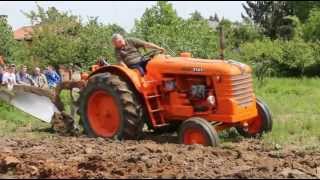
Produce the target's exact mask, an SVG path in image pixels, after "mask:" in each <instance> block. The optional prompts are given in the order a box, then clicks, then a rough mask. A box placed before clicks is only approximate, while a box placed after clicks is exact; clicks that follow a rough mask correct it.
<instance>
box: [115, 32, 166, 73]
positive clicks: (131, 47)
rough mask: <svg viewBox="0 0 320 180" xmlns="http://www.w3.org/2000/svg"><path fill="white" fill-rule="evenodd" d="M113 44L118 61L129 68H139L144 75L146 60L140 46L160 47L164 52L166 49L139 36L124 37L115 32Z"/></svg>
mask: <svg viewBox="0 0 320 180" xmlns="http://www.w3.org/2000/svg"><path fill="white" fill-rule="evenodd" d="M112 44H113V46H114V47H115V54H116V57H117V60H118V62H119V63H120V64H122V65H125V66H128V67H129V68H132V69H134V68H136V69H138V70H139V71H140V73H141V74H142V75H144V74H145V66H146V61H144V60H143V57H142V55H141V53H140V52H139V48H152V49H159V50H161V51H162V52H164V51H165V49H164V48H162V47H159V46H157V45H155V44H153V43H149V42H145V41H142V40H140V39H137V38H127V39H124V38H123V37H122V36H121V35H120V34H114V35H113V36H112Z"/></svg>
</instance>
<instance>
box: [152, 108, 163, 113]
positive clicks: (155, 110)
mask: <svg viewBox="0 0 320 180" xmlns="http://www.w3.org/2000/svg"><path fill="white" fill-rule="evenodd" d="M163 110H164V109H163V108H159V109H154V110H151V111H150V112H152V113H154V112H159V111H163Z"/></svg>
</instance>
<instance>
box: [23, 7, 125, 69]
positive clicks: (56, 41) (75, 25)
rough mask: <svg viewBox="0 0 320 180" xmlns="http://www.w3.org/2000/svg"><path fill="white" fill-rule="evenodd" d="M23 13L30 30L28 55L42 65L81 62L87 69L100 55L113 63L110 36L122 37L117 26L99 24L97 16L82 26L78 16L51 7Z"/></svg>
mask: <svg viewBox="0 0 320 180" xmlns="http://www.w3.org/2000/svg"><path fill="white" fill-rule="evenodd" d="M24 14H25V15H26V16H27V17H29V18H30V20H31V22H32V23H33V29H34V33H33V39H32V43H31V45H30V47H29V48H30V55H31V56H32V57H33V58H34V59H35V60H36V61H37V62H38V64H40V65H42V66H44V65H48V64H50V65H54V66H56V67H57V66H58V65H69V64H74V63H81V64H82V65H83V67H84V68H87V67H88V66H90V65H91V64H93V63H94V62H95V61H96V59H97V58H98V57H101V56H104V57H106V59H109V60H111V61H113V60H114V58H113V47H112V46H111V36H112V34H113V33H121V34H126V32H125V30H124V29H123V28H122V27H120V26H118V25H117V24H110V25H103V24H101V23H99V22H98V18H97V17H90V18H89V19H88V23H86V24H84V23H83V22H82V19H81V18H80V17H78V16H74V15H72V14H70V13H68V12H62V11H59V10H57V9H56V8H55V7H49V8H48V10H45V9H43V8H42V7H41V6H39V5H38V8H37V10H36V11H31V12H29V13H24Z"/></svg>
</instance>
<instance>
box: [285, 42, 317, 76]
mask: <svg viewBox="0 0 320 180" xmlns="http://www.w3.org/2000/svg"><path fill="white" fill-rule="evenodd" d="M282 49H283V58H282V59H283V64H285V65H287V66H288V67H289V69H291V73H292V74H290V75H304V74H305V69H306V67H309V66H311V65H313V64H315V57H314V55H315V54H314V51H313V48H312V46H311V45H310V43H306V42H304V41H303V40H302V39H295V40H292V41H286V42H283V45H282Z"/></svg>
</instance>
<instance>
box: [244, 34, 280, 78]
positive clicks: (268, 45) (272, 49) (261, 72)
mask: <svg viewBox="0 0 320 180" xmlns="http://www.w3.org/2000/svg"><path fill="white" fill-rule="evenodd" d="M240 49H241V51H240V60H241V61H244V62H246V63H248V64H250V65H252V67H253V69H254V72H255V74H256V75H257V76H258V79H259V80H263V77H265V76H270V75H274V74H276V73H277V67H278V66H277V65H278V64H280V63H282V56H283V50H282V48H281V42H280V41H272V40H270V39H267V38H266V39H263V40H256V41H254V42H249V43H244V44H242V45H241V47H240Z"/></svg>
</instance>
